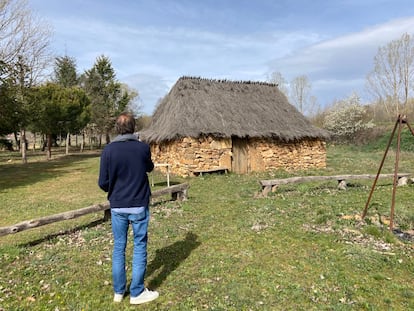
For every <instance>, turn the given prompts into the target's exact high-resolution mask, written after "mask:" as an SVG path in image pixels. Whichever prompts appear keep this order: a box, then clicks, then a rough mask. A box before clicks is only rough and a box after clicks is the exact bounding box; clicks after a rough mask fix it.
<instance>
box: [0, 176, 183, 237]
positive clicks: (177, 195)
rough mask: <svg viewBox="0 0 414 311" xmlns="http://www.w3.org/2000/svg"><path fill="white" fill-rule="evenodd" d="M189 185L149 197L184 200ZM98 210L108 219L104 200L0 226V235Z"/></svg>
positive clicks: (108, 213) (109, 211)
mask: <svg viewBox="0 0 414 311" xmlns="http://www.w3.org/2000/svg"><path fill="white" fill-rule="evenodd" d="M189 187H190V186H189V184H187V183H183V184H178V185H174V186H171V187H167V188H163V189H159V190H154V191H152V195H151V198H156V197H160V196H163V195H166V194H171V198H172V200H177V201H184V200H187V192H188V188H189ZM100 211H104V220H109V219H110V218H111V209H110V206H109V202H106V203H103V204H95V205H92V206H88V207H84V208H81V209H77V210H73V211H68V212H63V213H59V214H55V215H50V216H45V217H41V218H38V219H32V220H26V221H22V222H20V223H17V224H15V225H12V226H8V227H0V236H3V235H8V234H12V233H17V232H20V231H23V230H27V229H31V228H36V227H40V226H44V225H47V224H50V223H53V222H58V221H63V220H68V219H73V218H77V217H81V216H84V215H86V214H90V213H96V212H100Z"/></svg>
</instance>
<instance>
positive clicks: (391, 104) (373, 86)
mask: <svg viewBox="0 0 414 311" xmlns="http://www.w3.org/2000/svg"><path fill="white" fill-rule="evenodd" d="M413 73H414V41H413V40H412V38H411V37H410V35H409V34H407V33H405V34H403V35H402V36H401V38H400V39H398V40H393V41H391V42H390V43H388V44H387V45H386V46H383V47H380V48H379V49H378V52H377V54H376V56H375V57H374V69H373V70H372V71H371V72H370V73H369V74H368V76H367V81H366V82H367V83H366V85H367V90H368V92H369V93H371V94H372V95H373V96H374V98H375V99H376V100H377V101H378V102H379V103H381V104H382V105H383V106H384V109H385V110H386V111H387V113H388V114H390V115H391V114H392V115H394V114H395V115H398V114H400V113H403V112H404V113H406V112H407V111H406V109H407V102H408V98H409V96H410V92H411V91H412V90H413V86H414V84H413V82H414V81H413Z"/></svg>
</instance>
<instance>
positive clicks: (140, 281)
mask: <svg viewBox="0 0 414 311" xmlns="http://www.w3.org/2000/svg"><path fill="white" fill-rule="evenodd" d="M111 217H112V233H113V236H114V248H113V252H112V282H113V287H114V292H115V293H117V294H124V293H125V291H126V271H125V249H126V245H127V237H128V228H129V224H130V223H131V226H132V231H133V233H134V252H133V257H132V279H131V285H130V288H129V290H130V295H131V297H136V296H138V295H139V294H141V292H143V291H144V288H145V286H144V276H145V272H146V269H147V241H148V234H147V233H148V222H149V209H148V207H146V208H145V209H144V210H143V211H142V212H141V213H139V214H127V213H117V212H114V211H112V210H111Z"/></svg>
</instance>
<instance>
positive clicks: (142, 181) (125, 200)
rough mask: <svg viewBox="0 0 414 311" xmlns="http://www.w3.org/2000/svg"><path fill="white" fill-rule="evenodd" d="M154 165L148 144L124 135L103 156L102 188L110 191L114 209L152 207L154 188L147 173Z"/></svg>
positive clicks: (100, 177) (105, 149)
mask: <svg viewBox="0 0 414 311" xmlns="http://www.w3.org/2000/svg"><path fill="white" fill-rule="evenodd" d="M153 168H154V163H153V162H152V160H151V151H150V148H149V146H148V145H147V144H145V143H143V142H140V141H138V140H137V139H136V138H135V137H134V136H133V135H130V134H127V135H120V136H118V137H116V138H115V140H114V141H113V142H111V143H110V144H108V145H106V146H105V148H104V149H103V151H102V154H101V162H100V170H99V180H98V184H99V187H100V188H101V189H102V190H104V191H105V192H108V200H109V203H110V206H111V208H117V207H139V206H148V205H149V199H150V196H151V189H150V186H149V182H148V176H147V172H151V171H152V170H153Z"/></svg>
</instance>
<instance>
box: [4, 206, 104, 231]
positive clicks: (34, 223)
mask: <svg viewBox="0 0 414 311" xmlns="http://www.w3.org/2000/svg"><path fill="white" fill-rule="evenodd" d="M106 209H109V203H106V204H96V205H92V206H88V207H84V208H81V209H77V210H73V211H69V212H64V213H60V214H55V215H50V216H45V217H42V218H37V219H32V220H26V221H22V222H20V223H17V224H15V225H12V226H8V227H0V236H3V235H7V234H11V233H17V232H20V231H23V230H27V229H31V228H36V227H40V226H44V225H47V224H50V223H53V222H58V221H62V220H67V219H73V218H77V217H81V216H84V215H87V214H90V213H95V212H100V211H103V210H106Z"/></svg>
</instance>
